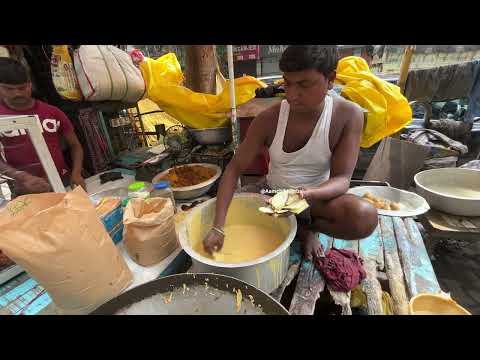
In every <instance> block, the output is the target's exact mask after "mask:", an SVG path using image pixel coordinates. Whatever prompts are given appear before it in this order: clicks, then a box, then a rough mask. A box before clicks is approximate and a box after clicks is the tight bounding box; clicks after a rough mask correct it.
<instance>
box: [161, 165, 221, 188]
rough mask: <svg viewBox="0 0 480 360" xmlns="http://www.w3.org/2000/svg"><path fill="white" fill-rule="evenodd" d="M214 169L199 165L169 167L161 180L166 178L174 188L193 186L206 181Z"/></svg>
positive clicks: (212, 174)
mask: <svg viewBox="0 0 480 360" xmlns="http://www.w3.org/2000/svg"><path fill="white" fill-rule="evenodd" d="M215 173H216V171H215V170H214V169H210V168H207V167H204V166H201V165H190V166H177V167H174V168H173V169H171V170H170V171H169V172H168V174H167V175H165V176H163V177H162V179H163V180H168V181H169V182H170V185H171V186H172V187H174V188H178V187H184V186H193V185H197V184H200V183H201V182H204V181H207V180H208V179H210V178H212V177H213V176H214V175H215Z"/></svg>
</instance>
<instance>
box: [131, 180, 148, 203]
mask: <svg viewBox="0 0 480 360" xmlns="http://www.w3.org/2000/svg"><path fill="white" fill-rule="evenodd" d="M149 195H150V194H149V192H148V190H147V188H146V187H145V183H144V182H143V181H137V182H134V183H133V184H130V185H129V186H128V198H129V199H132V198H139V199H146V198H147V197H148V196H149Z"/></svg>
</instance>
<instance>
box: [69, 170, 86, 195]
mask: <svg viewBox="0 0 480 360" xmlns="http://www.w3.org/2000/svg"><path fill="white" fill-rule="evenodd" d="M70 183H71V186H72V189H73V188H74V187H75V186H81V187H82V188H83V190H85V191H87V185H86V184H85V180H84V179H83V177H82V174H81V173H80V172H72V176H71V178H70Z"/></svg>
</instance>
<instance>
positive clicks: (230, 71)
mask: <svg viewBox="0 0 480 360" xmlns="http://www.w3.org/2000/svg"><path fill="white" fill-rule="evenodd" d="M227 57H228V77H229V80H230V81H229V86H230V109H231V113H232V116H231V120H232V139H233V150H234V151H236V150H237V147H238V145H239V143H240V139H239V136H238V135H239V132H238V126H237V107H236V104H235V75H234V72H233V47H232V45H227Z"/></svg>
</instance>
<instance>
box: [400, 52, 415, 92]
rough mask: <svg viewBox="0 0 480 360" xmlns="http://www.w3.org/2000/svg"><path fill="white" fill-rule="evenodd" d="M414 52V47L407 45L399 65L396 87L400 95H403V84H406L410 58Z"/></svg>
mask: <svg viewBox="0 0 480 360" xmlns="http://www.w3.org/2000/svg"><path fill="white" fill-rule="evenodd" d="M414 52H415V45H407V47H406V48H405V52H404V53H403V57H402V63H401V64H400V76H399V79H398V86H399V87H400V91H401V92H402V94H404V93H405V84H406V82H407V77H408V71H409V69H410V63H411V62H412V56H413V53H414Z"/></svg>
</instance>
